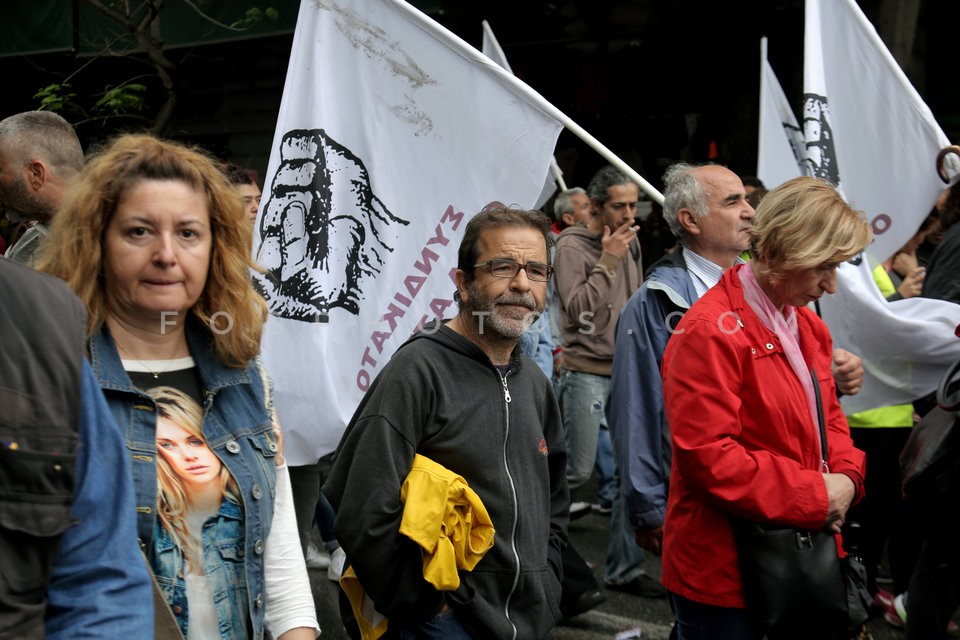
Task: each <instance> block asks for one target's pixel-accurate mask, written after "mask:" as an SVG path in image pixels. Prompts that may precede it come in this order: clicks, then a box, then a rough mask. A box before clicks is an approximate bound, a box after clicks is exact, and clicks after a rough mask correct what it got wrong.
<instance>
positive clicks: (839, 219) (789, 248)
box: [750, 177, 873, 278]
mask: <svg viewBox="0 0 960 640" xmlns="http://www.w3.org/2000/svg"><path fill="white" fill-rule="evenodd" d="M872 239H873V232H872V231H871V230H870V225H869V224H867V221H866V217H865V216H864V214H863V213H862V212H860V211H857V210H855V209H853V208H852V207H851V206H850V205H849V204H847V203H846V201H844V199H843V198H842V197H840V194H839V193H837V190H836V189H835V188H834V187H833V186H832V185H830V184H829V183H828V182H825V181H823V180H819V179H817V178H808V177H802V178H794V179H793V180H789V181H788V182H785V183H783V184H782V185H780V186H779V187H777V188H776V189H774V190H772V191H770V192H769V193H768V194H767V195H766V196H765V197H764V198H763V200H762V201H761V202H760V207H759V208H758V209H757V215H756V217H755V218H754V219H753V230H752V241H751V247H750V251H751V253H752V254H753V256H754V258H755V259H756V260H758V261H760V262H761V263H762V264H763V265H764V266H765V267H766V268H767V270H768V271H769V273H770V275H771V276H774V277H778V278H783V277H785V276H787V275H788V274H790V273H794V272H797V271H803V270H805V269H813V268H816V267H819V266H821V265H824V264H840V263H841V262H844V261H846V260H849V259H850V258H852V257H854V256H855V255H857V254H859V253H860V252H861V251H863V250H864V249H865V248H866V247H867V245H869V244H870V242H871V240H872Z"/></svg>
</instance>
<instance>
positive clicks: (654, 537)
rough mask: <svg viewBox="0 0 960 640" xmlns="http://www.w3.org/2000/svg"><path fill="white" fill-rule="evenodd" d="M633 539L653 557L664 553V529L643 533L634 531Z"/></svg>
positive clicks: (659, 528) (646, 530) (649, 530)
mask: <svg viewBox="0 0 960 640" xmlns="http://www.w3.org/2000/svg"><path fill="white" fill-rule="evenodd" d="M633 538H634V540H636V541H637V544H638V545H640V546H641V547H642V548H643V549H646V550H647V551H649V552H650V553H652V554H653V555H655V556H659V555H661V554H662V553H663V527H657V528H656V529H645V530H643V531H640V530H637V529H634V531H633Z"/></svg>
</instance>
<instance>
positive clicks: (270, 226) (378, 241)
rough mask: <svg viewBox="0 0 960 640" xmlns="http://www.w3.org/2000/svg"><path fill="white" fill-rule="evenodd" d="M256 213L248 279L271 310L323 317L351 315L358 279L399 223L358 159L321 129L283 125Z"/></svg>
mask: <svg viewBox="0 0 960 640" xmlns="http://www.w3.org/2000/svg"><path fill="white" fill-rule="evenodd" d="M268 198H269V199H268V200H267V204H266V207H264V210H263V215H262V217H261V218H260V229H259V231H260V238H261V243H260V249H259V250H258V251H257V255H256V261H257V262H258V263H259V264H260V265H261V266H262V267H263V268H264V269H266V273H265V274H260V273H257V274H255V275H254V283H255V284H256V286H257V289H258V290H259V291H260V293H261V294H263V296H264V298H266V300H267V304H268V305H269V307H270V313H271V314H273V315H275V316H278V317H281V318H290V319H294V320H303V321H306V322H317V321H321V322H325V321H326V320H327V314H328V312H329V311H330V309H333V308H336V307H339V308H341V309H345V310H347V311H349V312H350V313H353V314H354V315H356V314H357V313H358V301H359V300H360V299H361V298H362V297H363V288H364V284H365V283H366V282H368V281H369V280H371V279H373V278H376V276H377V275H378V274H379V273H380V272H381V270H382V269H383V266H384V263H385V261H386V257H387V254H389V253H391V252H392V251H393V250H394V247H395V246H396V244H397V238H398V230H399V229H398V226H400V225H407V224H408V221H406V220H401V219H400V218H398V217H396V216H394V215H393V214H392V213H390V211H388V210H387V208H386V207H385V206H384V204H383V203H382V202H381V201H380V199H379V198H377V197H376V196H375V195H374V193H373V189H372V188H371V186H370V178H369V176H368V175H367V170H366V168H365V167H364V165H363V162H362V161H361V160H360V159H359V158H358V157H357V156H355V155H354V154H353V153H352V152H351V151H350V150H349V149H347V148H346V147H344V146H343V145H341V144H339V143H338V142H336V141H335V140H333V139H332V138H330V137H329V136H327V134H326V133H325V132H324V131H323V130H322V129H300V130H294V131H288V132H287V133H286V134H284V136H283V140H282V141H281V143H280V166H279V168H278V169H277V173H276V175H275V176H274V178H273V184H271V185H270V190H269V194H268Z"/></svg>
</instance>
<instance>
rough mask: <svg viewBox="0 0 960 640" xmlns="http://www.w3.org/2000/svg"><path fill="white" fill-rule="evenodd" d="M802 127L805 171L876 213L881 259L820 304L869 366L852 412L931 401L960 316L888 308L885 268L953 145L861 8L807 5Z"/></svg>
mask: <svg viewBox="0 0 960 640" xmlns="http://www.w3.org/2000/svg"><path fill="white" fill-rule="evenodd" d="M805 28H806V33H805V45H804V81H803V86H804V103H803V108H802V128H803V132H804V141H805V143H806V149H805V155H804V157H803V159H802V160H803V165H804V166H803V168H804V173H805V174H807V175H813V176H817V177H821V178H824V179H826V180H829V181H830V182H832V183H833V184H835V185H837V186H838V188H839V190H840V192H841V193H842V194H843V196H844V198H846V199H847V201H848V202H850V204H851V205H852V206H853V207H854V208H856V209H860V210H863V211H864V212H865V213H866V214H867V219H868V220H869V221H870V224H871V226H872V227H873V232H874V238H875V239H874V242H873V244H871V245H870V246H869V247H868V248H867V254H868V256H869V257H870V260H867V259H863V260H861V261H860V263H859V264H857V265H855V264H844V265H841V268H840V270H839V272H838V275H837V293H836V295H833V296H824V297H823V298H822V299H821V302H820V308H821V311H822V314H823V319H824V320H825V321H826V323H827V325H828V326H829V327H830V331H831V333H832V334H833V339H834V343H835V345H836V346H839V347H844V348H846V349H849V350H850V351H852V352H854V353H856V354H858V355H860V356H861V357H862V358H863V360H864V369H865V376H864V384H863V388H862V390H861V391H860V393H858V394H857V395H854V396H848V397H844V398H843V399H842V403H843V408H844V410H845V411H846V412H847V413H853V412H857V411H864V410H867V409H872V408H875V407H882V406H886V405H891V404H899V403H906V402H910V401H912V400H914V399H915V398H918V397H920V396H923V395H926V394H927V393H929V392H930V391H932V390H933V389H934V388H935V387H936V384H937V382H938V381H939V379H940V377H941V375H942V374H943V372H944V371H945V370H946V368H947V367H948V366H949V365H950V364H952V363H954V362H955V361H956V360H957V358H958V357H960V340H957V339H956V337H955V335H954V330H955V328H956V327H957V324H958V323H960V306H958V305H956V304H953V303H949V302H944V301H942V300H928V299H925V298H909V299H906V300H899V301H897V302H892V303H888V302H887V301H886V300H884V298H883V296H882V295H881V294H880V291H879V290H878V288H877V285H876V283H875V282H874V280H873V275H872V271H873V268H874V266H875V265H877V264H879V263H881V262H883V261H884V260H886V259H887V258H889V257H891V256H892V255H893V254H894V253H895V252H896V251H897V250H898V249H900V248H901V247H902V246H903V245H904V244H905V243H906V242H907V240H908V239H909V238H910V237H911V236H913V235H914V233H916V230H917V228H918V227H919V226H920V223H921V222H922V221H923V219H924V218H925V217H926V215H927V213H929V211H930V209H931V208H932V207H933V204H934V202H935V201H936V198H937V196H938V195H939V194H940V192H941V191H942V190H943V188H944V186H945V185H944V184H943V183H942V182H941V181H940V179H939V178H938V177H937V172H936V158H937V153H938V152H939V150H940V149H941V148H942V147H944V146H946V145H948V144H949V142H948V140H947V137H946V135H945V134H944V133H943V131H942V130H941V129H940V126H939V125H938V124H937V122H936V120H935V119H934V117H933V114H932V113H931V112H930V109H929V108H928V107H927V105H926V104H925V103H924V102H923V100H922V99H921V98H920V96H919V94H918V93H917V91H916V90H915V89H914V88H913V86H912V85H911V84H910V81H909V80H908V79H907V77H906V75H905V74H904V73H903V71H902V70H901V69H900V67H899V65H897V62H896V60H894V59H893V56H892V55H891V54H890V52H889V51H888V50H887V48H886V46H884V44H883V42H882V41H881V40H880V36H879V35H878V34H877V32H876V30H875V29H874V28H873V26H872V25H871V24H870V22H869V21H868V20H867V18H866V16H865V15H864V14H863V12H862V11H861V10H860V9H859V7H857V5H856V3H855V2H854V1H853V0H807V2H806V25H805Z"/></svg>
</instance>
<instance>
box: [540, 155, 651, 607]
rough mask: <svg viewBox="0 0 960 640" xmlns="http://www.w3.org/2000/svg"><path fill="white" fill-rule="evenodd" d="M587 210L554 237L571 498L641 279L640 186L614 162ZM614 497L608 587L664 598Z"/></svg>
mask: <svg viewBox="0 0 960 640" xmlns="http://www.w3.org/2000/svg"><path fill="white" fill-rule="evenodd" d="M587 195H588V196H590V202H591V205H592V214H591V217H590V219H589V221H588V222H587V223H586V224H582V223H581V224H577V225H574V226H572V227H569V228H568V229H566V230H564V231H563V233H561V234H560V237H559V239H558V240H557V249H556V261H555V264H556V270H557V273H556V287H557V294H558V296H559V299H560V310H561V313H560V318H559V319H560V323H561V336H562V340H563V367H562V369H561V371H560V387H561V389H562V391H561V403H562V406H563V429H564V435H565V438H566V443H567V483H568V484H569V485H570V494H571V500H575V497H576V491H577V490H578V489H579V488H580V487H582V486H583V485H584V484H585V483H586V482H587V481H588V480H589V479H590V476H591V474H592V473H593V467H594V462H595V460H596V458H597V439H598V434H599V431H600V428H601V424H602V423H603V422H604V421H605V420H606V418H607V416H608V414H609V409H610V390H611V381H610V373H611V370H612V368H613V351H614V342H615V333H616V326H617V318H619V316H620V309H621V308H623V305H624V304H626V302H627V300H628V299H629V298H630V296H631V295H632V294H633V292H634V291H636V290H637V288H638V287H639V286H640V282H641V281H642V279H643V263H642V259H641V256H640V245H639V242H638V241H637V237H636V236H637V229H638V227H637V226H636V225H635V224H634V222H635V217H636V213H637V201H638V200H639V197H640V190H639V187H638V186H637V184H636V183H635V182H633V181H632V180H631V179H630V178H628V177H627V176H626V175H624V174H623V173H622V172H621V171H620V170H618V169H616V168H615V167H612V166H607V167H604V168H603V169H601V170H600V171H598V172H597V173H596V175H594V177H593V179H592V180H591V181H590V184H589V185H588V187H587ZM616 493H617V495H616V497H615V498H614V504H613V511H612V514H611V515H612V518H611V521H610V542H609V545H608V548H607V562H606V568H605V570H604V584H605V586H606V587H607V588H608V589H613V590H616V591H622V592H625V593H630V594H633V595H638V596H643V597H648V598H662V597H664V596H665V595H666V591H665V590H664V588H663V586H662V585H661V584H660V583H659V582H658V581H657V580H656V579H654V578H652V577H651V576H649V575H648V574H647V573H645V572H644V571H643V569H642V568H641V565H642V563H643V551H642V550H641V549H640V547H638V546H637V545H636V544H635V542H634V540H633V530H632V528H631V527H630V526H629V523H628V522H626V518H625V517H624V511H623V509H622V500H620V497H619V491H617V492H616Z"/></svg>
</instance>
